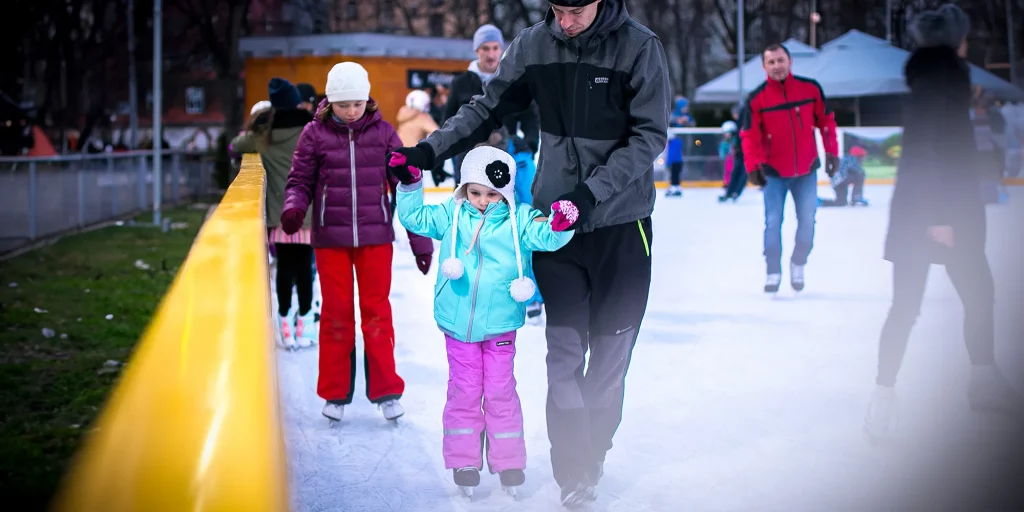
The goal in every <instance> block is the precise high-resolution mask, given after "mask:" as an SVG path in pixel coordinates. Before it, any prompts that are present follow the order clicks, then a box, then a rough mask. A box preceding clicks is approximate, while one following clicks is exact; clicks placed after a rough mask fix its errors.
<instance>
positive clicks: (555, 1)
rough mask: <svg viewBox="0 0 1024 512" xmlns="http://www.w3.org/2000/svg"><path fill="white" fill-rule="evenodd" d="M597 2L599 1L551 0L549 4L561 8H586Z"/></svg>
mask: <svg viewBox="0 0 1024 512" xmlns="http://www.w3.org/2000/svg"><path fill="white" fill-rule="evenodd" d="M596 1H597V0H549V1H548V3H549V4H551V5H557V6H559V7H585V6H588V5H590V4H592V3H594V2H596Z"/></svg>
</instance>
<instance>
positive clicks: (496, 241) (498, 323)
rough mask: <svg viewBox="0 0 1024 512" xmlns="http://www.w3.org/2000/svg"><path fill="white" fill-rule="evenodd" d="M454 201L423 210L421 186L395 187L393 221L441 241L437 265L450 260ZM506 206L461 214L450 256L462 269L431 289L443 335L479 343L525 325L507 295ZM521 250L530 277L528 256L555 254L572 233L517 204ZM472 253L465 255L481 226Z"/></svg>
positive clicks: (511, 270)
mask: <svg viewBox="0 0 1024 512" xmlns="http://www.w3.org/2000/svg"><path fill="white" fill-rule="evenodd" d="M454 214H455V199H454V198H451V199H448V200H447V201H445V202H444V203H441V204H434V205H424V204H423V187H422V182H420V183H418V184H414V185H409V186H406V185H400V186H399V187H398V220H399V222H401V223H402V225H403V226H405V229H407V230H409V232H410V233H415V234H417V235H422V236H426V237H430V238H433V239H435V240H440V241H441V251H440V252H439V253H438V254H439V258H440V259H439V261H438V263H439V264H440V263H441V262H443V261H444V259H445V258H448V257H449V256H450V255H451V250H452V249H451V244H452V234H451V231H452V230H451V227H452V222H453V219H452V217H453V215H454ZM509 214H510V210H509V206H508V204H506V203H505V202H504V201H502V202H498V203H492V204H491V205H490V206H488V208H487V211H486V212H484V213H480V212H479V211H478V210H477V209H476V208H473V207H472V206H470V205H469V204H468V203H466V204H463V206H462V208H461V209H460V213H459V218H458V219H457V221H458V222H459V229H458V240H457V241H456V246H455V249H456V251H455V254H456V256H457V257H458V258H459V260H461V261H462V264H463V265H464V267H465V272H463V274H462V277H461V278H459V279H456V280H449V279H448V278H447V277H445V276H444V274H442V273H441V272H438V273H437V283H436V284H435V285H434V319H435V320H436V321H437V325H438V327H440V328H441V330H442V331H444V332H445V333H446V334H448V335H450V336H452V337H453V338H456V339H458V340H461V341H466V342H470V343H478V342H481V341H486V340H488V339H490V338H493V337H495V336H498V335H500V334H504V333H507V332H509V331H514V330H516V329H518V328H520V327H522V326H523V324H524V323H525V322H526V303H525V302H516V301H515V300H514V299H513V298H512V295H511V294H510V293H509V287H510V285H511V283H512V280H513V279H517V278H518V277H519V269H518V267H517V266H516V256H515V249H514V246H513V245H512V244H513V242H512V235H513V233H512V222H511V218H510V216H509ZM515 215H516V221H517V224H518V227H519V233H518V234H519V247H520V250H521V251H522V261H523V275H528V274H529V269H530V265H531V264H532V260H533V259H532V254H533V251H556V250H558V249H561V248H562V247H563V246H565V244H567V243H569V240H571V239H572V236H573V231H564V232H561V233H558V232H555V231H553V230H552V229H551V220H550V219H548V220H547V221H537V220H534V219H536V218H538V217H542V216H543V213H542V212H541V211H540V210H535V209H533V208H531V207H530V206H529V205H525V204H519V205H518V207H517V208H516V211H515ZM481 222H483V223H484V225H483V227H482V228H481V229H480V234H479V235H478V236H477V239H476V243H475V244H474V245H473V249H472V250H471V251H470V252H469V254H466V251H467V249H469V247H470V244H471V243H472V241H473V234H474V233H476V230H477V228H478V227H479V226H480V223H481Z"/></svg>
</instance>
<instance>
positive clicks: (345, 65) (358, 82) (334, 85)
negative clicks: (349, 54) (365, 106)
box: [324, 62, 370, 103]
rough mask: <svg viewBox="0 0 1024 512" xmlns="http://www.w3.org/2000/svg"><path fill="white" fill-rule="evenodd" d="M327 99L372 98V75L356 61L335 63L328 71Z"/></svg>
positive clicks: (334, 101) (354, 99)
mask: <svg viewBox="0 0 1024 512" xmlns="http://www.w3.org/2000/svg"><path fill="white" fill-rule="evenodd" d="M324 94H325V95H326V96H327V101H329V102H331V103H337V102H339V101H368V100H369V99H370V75H369V74H368V73H367V72H366V68H364V67H362V66H360V65H359V64H356V63H355V62H342V63H339V64H335V65H334V67H333V68H331V71H330V72H329V73H327V86H326V87H324Z"/></svg>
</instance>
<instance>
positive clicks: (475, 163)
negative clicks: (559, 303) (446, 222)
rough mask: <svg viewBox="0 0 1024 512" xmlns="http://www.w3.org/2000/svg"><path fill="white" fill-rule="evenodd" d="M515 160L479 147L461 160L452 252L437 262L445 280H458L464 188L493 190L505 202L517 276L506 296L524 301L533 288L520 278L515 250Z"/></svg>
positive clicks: (519, 256) (520, 261)
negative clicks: (457, 247)
mask: <svg viewBox="0 0 1024 512" xmlns="http://www.w3.org/2000/svg"><path fill="white" fill-rule="evenodd" d="M515 182H516V160H515V158H513V157H512V155H510V154H508V153H506V152H505V151H502V150H500V149H498V148H495V147H492V146H480V147H478V148H475V149H473V150H472V151H470V152H469V153H467V154H466V157H465V158H464V159H463V160H462V185H461V186H460V187H459V188H458V189H457V190H456V191H455V215H454V219H455V221H454V222H453V223H452V243H451V246H452V253H451V256H449V257H448V258H447V259H446V260H444V261H443V262H442V263H441V273H442V274H444V276H445V277H447V278H448V279H460V278H461V277H462V275H463V274H464V273H465V267H464V266H463V264H462V262H461V261H459V259H458V257H456V255H455V245H456V241H458V239H459V214H460V213H461V211H462V203H464V202H466V200H467V198H466V185H468V184H470V183H475V184H477V185H483V186H485V187H489V188H492V189H494V190H497V191H498V192H499V193H500V194H501V195H502V196H503V197H504V198H505V201H506V202H508V206H509V210H510V211H509V217H510V220H511V221H512V222H511V224H512V233H511V234H512V246H513V247H514V248H515V253H516V265H517V266H518V267H519V268H518V270H519V277H518V278H517V279H515V280H513V281H512V285H511V286H510V287H509V293H510V294H511V295H512V298H513V299H514V300H515V301H516V302H526V301H528V300H530V298H531V297H533V294H534V292H535V291H536V289H537V285H536V284H534V282H533V280H532V279H530V278H529V277H526V276H524V275H523V256H522V251H521V250H520V248H519V223H518V220H517V218H516V197H515Z"/></svg>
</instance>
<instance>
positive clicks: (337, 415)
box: [320, 401, 345, 425]
mask: <svg viewBox="0 0 1024 512" xmlns="http://www.w3.org/2000/svg"><path fill="white" fill-rule="evenodd" d="M320 414H323V415H324V416H325V417H326V418H327V419H329V420H331V424H332V425H333V424H334V423H337V422H340V421H341V419H342V418H344V417H345V405H344V404H342V403H340V402H331V401H328V402H327V403H325V404H324V408H323V410H322V411H320Z"/></svg>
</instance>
